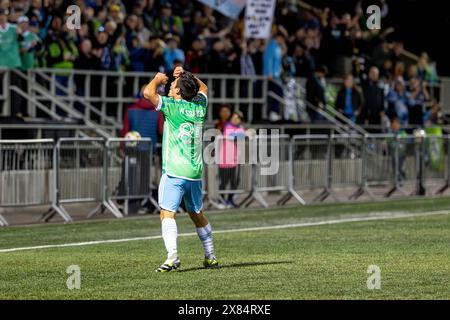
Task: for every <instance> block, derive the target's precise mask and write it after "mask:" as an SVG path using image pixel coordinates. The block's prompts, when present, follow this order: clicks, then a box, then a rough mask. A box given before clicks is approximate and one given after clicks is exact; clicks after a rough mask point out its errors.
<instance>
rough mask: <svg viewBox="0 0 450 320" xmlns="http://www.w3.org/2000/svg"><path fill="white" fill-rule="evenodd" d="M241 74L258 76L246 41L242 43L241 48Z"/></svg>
mask: <svg viewBox="0 0 450 320" xmlns="http://www.w3.org/2000/svg"><path fill="white" fill-rule="evenodd" d="M240 63H241V74H242V75H246V76H254V75H256V70H255V65H254V64H253V59H252V56H251V54H250V53H249V51H248V48H247V43H246V42H245V41H243V42H242V46H241V58H240Z"/></svg>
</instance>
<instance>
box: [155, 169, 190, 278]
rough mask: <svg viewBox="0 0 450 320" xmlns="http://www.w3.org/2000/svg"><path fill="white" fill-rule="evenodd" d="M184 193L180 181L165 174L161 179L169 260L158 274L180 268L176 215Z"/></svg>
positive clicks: (159, 191) (162, 227) (164, 229)
mask: <svg viewBox="0 0 450 320" xmlns="http://www.w3.org/2000/svg"><path fill="white" fill-rule="evenodd" d="M183 193H184V192H183V185H182V184H181V183H180V179H176V178H172V177H169V176H167V175H165V174H164V175H163V176H162V177H161V181H160V183H159V189H158V201H159V206H160V208H161V212H160V218H161V229H162V237H163V240H164V245H165V247H166V250H167V259H166V261H165V262H164V263H163V264H162V265H161V266H160V267H159V268H158V269H156V271H157V272H168V271H171V270H175V269H177V268H178V267H179V266H180V260H179V259H178V249H177V238H178V230H177V224H176V221H175V213H176V211H177V210H178V207H179V206H180V202H181V199H182V197H183Z"/></svg>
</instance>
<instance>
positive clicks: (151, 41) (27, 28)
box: [0, 0, 442, 126]
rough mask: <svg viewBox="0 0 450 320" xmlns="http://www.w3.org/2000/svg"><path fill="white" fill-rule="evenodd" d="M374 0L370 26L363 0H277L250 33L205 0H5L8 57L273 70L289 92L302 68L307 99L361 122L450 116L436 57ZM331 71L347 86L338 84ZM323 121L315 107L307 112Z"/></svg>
mask: <svg viewBox="0 0 450 320" xmlns="http://www.w3.org/2000/svg"><path fill="white" fill-rule="evenodd" d="M372 2H374V3H376V4H378V5H379V6H380V8H381V16H382V20H381V23H382V25H383V28H382V29H381V30H368V29H367V27H366V22H365V17H366V16H365V12H364V10H363V8H364V4H363V3H362V2H355V5H353V6H351V7H349V8H346V7H344V6H343V7H342V9H340V10H332V9H330V8H329V7H327V6H326V5H322V6H321V7H320V8H316V7H308V5H305V4H304V5H299V2H298V1H289V0H281V1H277V6H276V11H275V17H274V24H273V32H272V37H271V39H268V40H267V41H264V40H259V39H245V38H244V14H243V13H241V16H240V18H239V19H237V20H231V19H230V18H227V17H225V16H223V15H221V14H220V13H219V12H217V11H214V10H213V9H212V8H210V7H209V6H206V5H203V4H202V3H201V2H199V1H192V0H172V1H166V0H161V1H155V0H129V1H121V0H79V1H64V0H31V1H27V0H0V42H1V46H0V66H1V67H7V68H21V69H23V70H27V69H28V68H34V67H46V68H58V69H88V70H108V71H119V70H126V71H140V72H157V71H160V72H167V73H171V71H172V70H173V68H174V66H176V65H184V67H185V68H186V69H187V70H190V71H192V72H194V73H213V74H241V75H263V76H266V77H268V78H269V79H270V80H272V81H271V82H270V84H269V90H270V91H273V92H275V93H276V94H278V95H279V96H284V97H288V98H289V97H290V94H292V92H289V88H290V87H289V84H290V80H291V79H294V78H298V77H300V78H303V79H306V82H305V84H304V87H305V89H306V92H305V95H304V97H303V98H304V99H306V101H308V102H310V103H311V104H313V105H315V106H318V107H323V106H324V105H325V104H331V105H333V106H334V107H335V108H336V109H337V110H339V111H340V112H342V113H343V114H344V115H345V116H347V117H348V118H349V119H350V120H351V121H354V122H356V123H361V124H374V125H380V124H383V123H385V124H386V126H389V125H388V122H389V120H392V119H393V118H397V119H399V120H400V122H401V124H402V125H407V124H417V125H423V124H426V123H428V122H439V121H442V120H440V107H439V105H438V104H437V103H436V102H434V101H432V100H431V99H430V93H429V87H430V85H431V86H432V85H433V84H434V83H436V82H437V80H438V75H437V73H436V68H435V66H434V65H433V63H432V62H431V61H430V57H429V56H428V54H427V53H426V52H421V53H418V56H414V55H412V54H410V53H408V52H407V51H406V50H405V48H404V44H403V41H402V39H401V38H399V37H398V36H397V35H396V32H395V29H394V28H391V25H392V26H393V25H394V24H393V23H392V21H390V9H389V4H388V3H387V1H385V0H377V1H372ZM71 4H76V5H78V6H79V7H80V8H81V14H82V18H81V25H80V28H79V29H78V30H69V29H68V28H67V26H66V23H65V21H66V19H67V17H68V15H67V13H66V8H67V7H68V6H69V5H71ZM329 78H340V79H343V85H342V86H341V83H339V86H337V87H336V86H334V88H335V90H334V91H333V90H331V89H330V88H331V87H332V86H330V84H329V83H327V80H326V79H329ZM60 81H61V82H62V83H64V78H61V79H60ZM293 96H296V95H295V94H294V95H293ZM268 105H269V112H270V117H269V119H270V120H271V121H279V120H282V119H283V118H284V120H292V119H291V118H290V116H289V115H283V114H282V113H281V111H280V106H279V101H274V100H270V99H269V101H268ZM294 120H296V121H300V120H299V119H298V118H295V119H294ZM321 120H322V119H320V116H319V115H318V114H316V113H311V112H310V113H309V114H307V115H306V117H303V118H302V121H304V122H305V121H308V122H309V121H312V122H313V121H321Z"/></svg>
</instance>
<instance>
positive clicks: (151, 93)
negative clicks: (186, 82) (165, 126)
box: [144, 72, 169, 106]
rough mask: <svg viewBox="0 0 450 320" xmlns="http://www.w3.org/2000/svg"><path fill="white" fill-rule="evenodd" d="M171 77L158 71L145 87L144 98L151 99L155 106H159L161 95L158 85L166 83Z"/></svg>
mask: <svg viewBox="0 0 450 320" xmlns="http://www.w3.org/2000/svg"><path fill="white" fill-rule="evenodd" d="M168 79H169V78H168V77H167V76H166V75H165V74H164V73H161V72H158V73H157V74H156V75H155V77H154V78H153V79H152V81H150V83H149V84H148V85H147V86H146V87H145V89H144V98H145V99H147V100H149V101H150V102H151V103H152V104H153V105H154V106H159V105H160V103H161V101H160V100H161V97H160V96H159V94H158V91H157V90H158V87H159V86H160V85H163V84H166V83H167V80H168Z"/></svg>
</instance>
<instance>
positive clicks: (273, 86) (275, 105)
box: [263, 33, 285, 121]
mask: <svg viewBox="0 0 450 320" xmlns="http://www.w3.org/2000/svg"><path fill="white" fill-rule="evenodd" d="M284 45H285V40H284V35H283V34H282V33H277V34H275V36H274V37H273V38H272V39H271V40H270V41H269V43H268V44H267V47H266V50H265V51H264V56H263V68H264V70H263V74H264V75H265V76H267V78H268V79H269V88H268V90H269V92H271V93H272V94H275V95H277V96H278V97H282V96H283V89H282V87H281V84H280V83H281V72H282V61H283V46H284ZM267 102H268V107H269V119H270V121H278V120H280V102H279V101H278V100H277V99H276V98H273V97H271V96H269V97H268V101H267Z"/></svg>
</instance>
